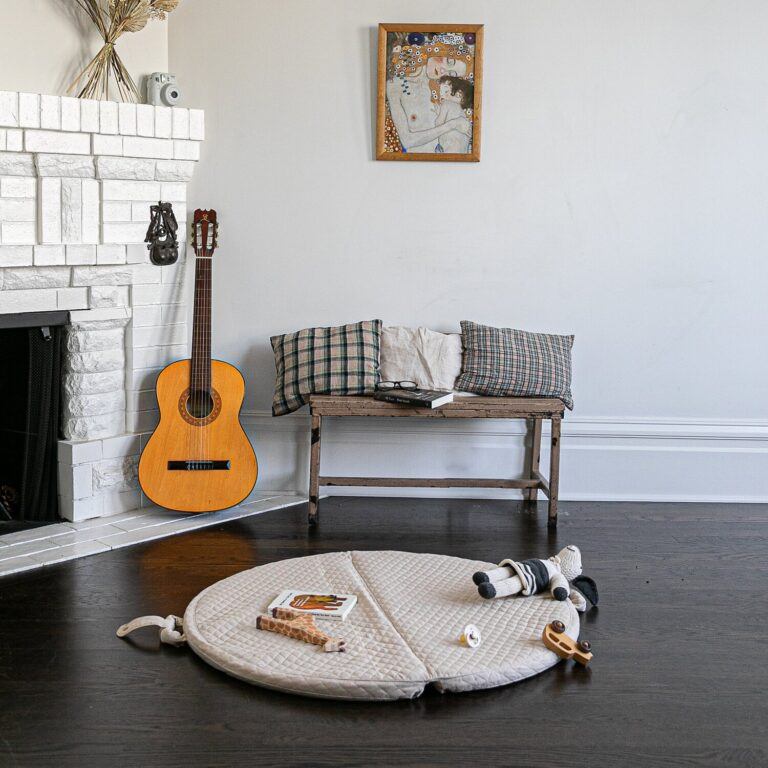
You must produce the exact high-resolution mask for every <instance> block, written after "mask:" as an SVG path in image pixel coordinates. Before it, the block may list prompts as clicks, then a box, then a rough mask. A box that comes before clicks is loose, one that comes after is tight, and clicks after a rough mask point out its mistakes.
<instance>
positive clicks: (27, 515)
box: [0, 312, 68, 533]
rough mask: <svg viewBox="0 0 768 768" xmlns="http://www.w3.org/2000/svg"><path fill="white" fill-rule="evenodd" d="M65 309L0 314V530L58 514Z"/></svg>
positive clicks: (38, 522) (53, 518) (50, 520)
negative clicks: (58, 452) (58, 453)
mask: <svg viewBox="0 0 768 768" xmlns="http://www.w3.org/2000/svg"><path fill="white" fill-rule="evenodd" d="M67 322H68V313H67V312H30V313H25V314H23V315H0V406H1V407H0V533H7V532H9V531H13V530H19V529H23V528H26V527H32V526H35V525H44V524H46V523H53V522H56V521H57V520H58V519H59V510H58V507H59V503H58V488H57V465H58V461H57V443H58V439H59V426H60V401H61V350H62V339H63V335H64V329H63V326H64V325H65V324H66V323H67Z"/></svg>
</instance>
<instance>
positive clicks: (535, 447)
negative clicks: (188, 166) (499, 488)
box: [523, 419, 541, 504]
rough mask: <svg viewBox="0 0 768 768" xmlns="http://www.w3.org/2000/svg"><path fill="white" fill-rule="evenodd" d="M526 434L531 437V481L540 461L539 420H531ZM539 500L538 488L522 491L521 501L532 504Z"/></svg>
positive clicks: (529, 468)
mask: <svg viewBox="0 0 768 768" xmlns="http://www.w3.org/2000/svg"><path fill="white" fill-rule="evenodd" d="M528 434H529V435H530V436H531V451H530V453H529V454H528V467H527V470H528V472H527V474H528V477H529V478H531V479H533V473H534V472H538V471H539V462H540V460H541V419H533V424H532V425H530V426H529V427H528ZM538 498H539V489H538V488H526V489H525V490H524V491H523V499H524V500H525V501H531V502H533V503H534V504H535V503H536V501H537V500H538Z"/></svg>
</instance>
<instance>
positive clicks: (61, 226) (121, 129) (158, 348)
mask: <svg viewBox="0 0 768 768" xmlns="http://www.w3.org/2000/svg"><path fill="white" fill-rule="evenodd" d="M203 138H204V115H203V112H202V111H201V110H197V109H179V108H169V107H153V106H148V105H144V104H139V105H136V104H118V103H116V102H109V101H102V102H99V101H90V100H79V99H72V98H61V97H58V96H45V95H38V94H32V93H15V92H8V91H0V314H7V313H19V312H45V311H55V310H68V311H69V312H70V326H69V327H68V330H67V337H66V344H65V353H64V371H65V374H64V381H63V393H64V397H63V432H64V435H65V436H66V438H67V439H66V440H62V441H61V442H60V444H59V494H60V514H61V515H62V517H64V518H65V519H67V520H83V519H87V518H91V517H100V516H104V515H110V514H116V513H119V512H124V511H127V510H131V509H136V508H138V507H140V506H141V505H142V499H141V494H140V491H139V488H138V482H137V478H136V468H137V464H138V456H139V452H140V448H141V439H142V434H145V433H146V432H147V431H149V430H151V429H152V427H153V426H154V424H155V423H156V421H157V412H156V410H155V401H154V392H153V386H154V381H155V377H156V376H157V373H158V372H159V370H160V369H161V368H162V367H163V366H164V365H166V364H167V363H168V362H170V361H171V360H174V359H178V358H180V357H186V356H187V346H186V342H187V328H186V307H185V297H184V293H183V288H182V283H183V274H184V267H185V254H184V251H185V248H184V243H185V242H186V240H187V239H188V238H187V234H186V233H187V226H186V220H187V212H186V185H187V182H188V181H189V180H190V179H191V178H192V174H193V172H194V167H195V161H197V160H198V158H199V151H200V142H201V141H202V140H203ZM158 200H163V201H168V202H172V203H173V204H174V211H175V213H176V217H177V219H178V221H179V233H178V234H179V241H180V243H181V246H180V249H179V250H180V258H179V261H178V263H177V264H175V265H173V266H167V267H156V266H154V265H153V264H151V263H150V262H149V256H148V251H147V248H146V246H145V245H144V243H143V240H144V236H145V234H146V231H147V227H148V226H149V206H150V205H152V204H154V203H157V201H158Z"/></svg>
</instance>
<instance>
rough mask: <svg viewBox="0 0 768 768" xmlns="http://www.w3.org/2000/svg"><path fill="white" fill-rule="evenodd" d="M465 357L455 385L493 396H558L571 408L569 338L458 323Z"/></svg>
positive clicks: (463, 321) (570, 342)
mask: <svg viewBox="0 0 768 768" xmlns="http://www.w3.org/2000/svg"><path fill="white" fill-rule="evenodd" d="M461 343H462V346H463V347H464V358H463V361H462V365H461V375H460V376H459V378H458V379H456V384H455V388H456V389H458V390H460V391H464V392H474V393H476V394H478V395H491V396H495V397H559V398H560V399H561V400H562V401H563V402H564V403H565V404H566V406H567V407H568V408H573V397H572V396H571V347H572V346H573V336H556V335H554V334H551V333H528V332H527V331H516V330H513V329H512V328H492V327H491V326H488V325H479V324H478V323H471V322H469V321H468V320H462V321H461Z"/></svg>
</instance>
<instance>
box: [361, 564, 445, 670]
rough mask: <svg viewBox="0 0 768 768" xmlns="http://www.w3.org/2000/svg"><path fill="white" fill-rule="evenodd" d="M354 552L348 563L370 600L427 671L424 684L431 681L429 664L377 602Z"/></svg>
mask: <svg viewBox="0 0 768 768" xmlns="http://www.w3.org/2000/svg"><path fill="white" fill-rule="evenodd" d="M354 554H355V553H354V552H350V553H349V562H350V565H351V566H352V568H353V570H354V571H355V573H356V574H357V575H358V576H359V577H360V581H362V582H363V585H364V586H365V589H366V591H367V592H368V594H369V595H370V597H371V600H372V602H373V603H374V605H375V606H376V607H377V608H378V609H379V610H380V611H381V613H382V615H383V616H384V618H385V619H386V620H387V621H388V622H389V625H390V626H391V627H392V629H393V630H394V631H395V634H396V635H397V636H398V637H399V638H400V639H401V640H402V641H403V644H404V645H405V647H406V648H407V649H408V650H409V652H410V654H411V656H413V658H414V659H416V661H418V662H419V664H421V666H422V667H424V671H425V672H426V673H427V675H428V677H429V679H428V680H425V681H424V682H425V684H426V683H428V682H432V678H433V673H432V670H431V669H430V667H429V666H427V664H426V662H425V661H424V660H423V659H422V658H421V657H420V656H419V655H418V654H417V653H416V651H414V650H413V648H411V644H410V643H409V642H408V641H407V640H406V639H405V638H404V637H403V635H402V634H401V632H400V630H399V629H398V628H397V626H396V625H395V622H394V621H392V618H391V617H390V615H389V614H388V613H387V612H386V611H385V610H384V608H383V606H382V605H381V603H380V602H379V599H378V597H377V596H376V595H375V594H374V592H373V590H372V589H371V588H370V586H369V584H368V582H367V581H366V580H365V576H363V574H362V573H360V571H359V570H358V568H357V566H356V565H355V558H354Z"/></svg>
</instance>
